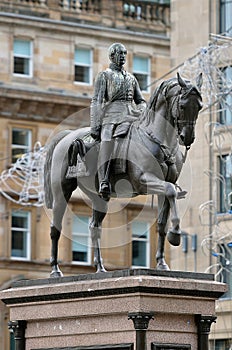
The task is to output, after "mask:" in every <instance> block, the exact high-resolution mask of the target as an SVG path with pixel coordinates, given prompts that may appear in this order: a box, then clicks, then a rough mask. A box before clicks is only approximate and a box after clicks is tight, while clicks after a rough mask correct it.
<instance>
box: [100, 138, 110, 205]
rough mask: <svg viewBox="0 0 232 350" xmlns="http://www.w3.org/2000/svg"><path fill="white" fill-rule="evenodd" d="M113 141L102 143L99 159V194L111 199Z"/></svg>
mask: <svg viewBox="0 0 232 350" xmlns="http://www.w3.org/2000/svg"><path fill="white" fill-rule="evenodd" d="M113 148H114V143H113V141H102V143H101V146H100V152H99V158H98V164H99V165H98V167H99V168H98V178H99V193H100V194H101V195H102V197H103V198H105V197H109V196H110V193H111V188H110V187H111V186H110V180H109V177H110V161H111V155H112V152H113Z"/></svg>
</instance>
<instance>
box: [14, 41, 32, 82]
mask: <svg viewBox="0 0 232 350" xmlns="http://www.w3.org/2000/svg"><path fill="white" fill-rule="evenodd" d="M17 40H18V41H25V42H29V44H30V55H29V56H27V55H24V54H17V55H16V54H15V52H14V43H15V41H17ZM15 57H18V58H25V59H28V60H29V63H28V64H29V74H22V73H15V72H14V68H15V62H14V60H15ZM12 71H13V76H15V77H21V78H32V77H33V41H32V40H31V39H24V38H14V39H13V69H12Z"/></svg>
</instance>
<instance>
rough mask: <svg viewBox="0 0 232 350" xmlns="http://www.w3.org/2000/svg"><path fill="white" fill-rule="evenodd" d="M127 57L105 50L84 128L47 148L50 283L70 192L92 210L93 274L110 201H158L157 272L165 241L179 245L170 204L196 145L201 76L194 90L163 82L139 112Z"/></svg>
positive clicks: (116, 47) (118, 47) (181, 82)
mask: <svg viewBox="0 0 232 350" xmlns="http://www.w3.org/2000/svg"><path fill="white" fill-rule="evenodd" d="M126 54H127V51H126V48H125V46H124V45H122V44H120V43H114V44H113V45H111V46H110V48H109V59H110V65H109V68H108V69H106V70H105V71H103V72H101V73H99V74H98V76H97V78H96V82H95V91H94V95H93V99H92V102H91V108H90V127H85V128H81V129H77V130H74V131H71V130H65V131H61V132H60V133H58V134H56V135H55V136H54V137H53V139H52V140H51V142H50V143H49V144H48V145H47V154H46V160H45V166H44V185H45V203H46V206H47V208H50V209H52V212H53V218H52V225H51V232H50V235H51V242H52V246H51V266H52V271H51V277H59V276H62V272H61V270H60V268H59V266H58V242H59V238H60V234H61V230H62V220H63V216H64V212H65V209H66V207H67V203H68V202H69V200H70V198H71V195H72V193H73V191H74V190H76V189H77V187H79V188H80V189H81V190H82V191H83V192H84V193H85V194H86V195H87V197H88V198H89V199H90V201H91V203H92V217H91V220H90V224H89V230H90V233H91V238H92V245H93V249H94V264H95V266H96V271H97V272H105V271H106V270H105V268H104V265H103V260H102V256H101V249H100V240H101V231H102V228H101V225H102V222H103V219H104V218H105V216H106V214H107V210H108V205H109V201H110V198H132V197H134V196H138V195H157V196H158V235H159V237H158V249H157V252H156V260H157V266H156V268H157V269H158V270H169V267H168V265H167V263H166V261H165V256H164V243H165V238H166V236H167V239H168V241H169V243H170V244H172V245H175V246H178V245H179V244H180V237H181V229H180V218H179V214H178V208H177V199H178V198H183V197H184V196H185V194H186V192H185V191H182V190H181V189H180V188H179V186H178V185H177V180H178V177H179V175H180V172H181V169H182V166H183V164H184V162H185V159H186V156H187V151H188V150H189V149H190V147H191V145H192V143H193V142H194V139H195V125H196V121H197V118H198V113H199V111H200V110H201V108H202V97H201V92H200V90H201V85H202V75H201V74H200V75H199V76H198V78H197V81H196V85H193V84H192V83H191V82H190V81H188V80H185V79H183V78H182V77H181V76H180V74H178V73H177V77H175V78H171V79H169V80H166V81H163V82H162V83H161V84H160V85H159V86H158V87H157V88H156V89H155V91H154V92H153V93H152V94H151V97H150V100H149V102H148V104H146V102H145V100H144V98H143V96H142V93H141V91H140V88H139V84H138V81H137V80H136V78H135V77H134V76H133V75H132V74H130V73H128V72H126V71H125V70H124V64H125V60H126ZM180 146H183V149H184V148H185V151H183V152H182V148H181V147H180ZM120 180H124V181H120ZM119 183H120V186H119V185H118V184H119ZM169 217H170V223H171V227H170V228H169V229H168V221H169Z"/></svg>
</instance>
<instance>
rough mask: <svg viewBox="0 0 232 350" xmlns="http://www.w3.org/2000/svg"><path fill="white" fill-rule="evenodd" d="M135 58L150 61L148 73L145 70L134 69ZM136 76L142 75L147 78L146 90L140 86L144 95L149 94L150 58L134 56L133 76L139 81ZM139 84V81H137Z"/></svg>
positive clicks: (149, 62)
mask: <svg viewBox="0 0 232 350" xmlns="http://www.w3.org/2000/svg"><path fill="white" fill-rule="evenodd" d="M135 58H142V59H146V60H147V61H148V71H147V72H145V71H143V70H136V69H134V59H135ZM136 74H140V75H144V76H146V77H147V86H146V90H143V89H142V88H141V86H140V84H139V87H140V90H141V91H142V92H144V93H149V92H150V82H151V58H150V57H149V56H143V55H139V54H134V55H133V75H134V76H135V78H136V79H137V76H136ZM137 81H138V83H139V80H138V79H137Z"/></svg>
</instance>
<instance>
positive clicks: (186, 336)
mask: <svg viewBox="0 0 232 350" xmlns="http://www.w3.org/2000/svg"><path fill="white" fill-rule="evenodd" d="M213 278H214V277H213V275H211V274H200V273H183V272H175V271H163V272H159V271H156V270H147V269H130V270H122V271H114V272H107V273H100V274H87V275H79V276H72V277H63V278H54V279H39V280H28V281H21V282H17V283H15V284H14V286H13V288H12V289H9V290H5V291H2V292H1V293H0V299H1V300H2V301H3V302H4V303H5V304H6V305H8V307H9V308H10V319H11V321H20V322H21V323H20V324H17V323H16V325H15V323H11V327H12V328H13V330H15V329H16V328H17V329H20V327H21V328H23V329H22V332H21V333H22V335H21V338H24V333H25V345H24V342H23V341H24V340H22V339H21V343H20V340H18V344H21V345H20V346H21V347H18V349H20V350H21V349H24V348H25V349H26V350H29V349H30V350H31V349H61V348H62V349H63V348H66V349H85V347H86V349H108V350H109V349H114V348H116V349H136V344H137V349H136V350H143V348H144V349H145V348H146V349H154V350H156V349H157V350H158V349H181V350H183V349H191V350H199V349H202V350H203V349H204V350H206V348H203V347H201V346H200V345H199V341H200V342H201V343H202V342H203V343H204V342H205V341H206V340H207V337H208V333H209V329H210V325H211V322H213V321H214V319H215V317H214V314H215V300H216V299H217V298H219V297H220V296H221V295H222V294H223V293H224V292H225V291H226V286H225V284H222V283H218V282H215V281H214V279H213ZM128 318H129V319H128ZM22 321H23V322H22ZM203 326H204V327H203ZM207 326H208V329H206V328H207ZM203 328H204V329H203ZM203 343H202V344H203ZM119 344H124V345H121V347H119ZM138 344H141V345H138ZM146 344H147V345H146ZM159 344H166V345H165V346H166V347H165V346H163V347H162V348H161V347H160V345H159ZM168 344H175V346H172V347H170V346H169V345H168ZM97 345H98V346H97ZM106 345H110V346H108V347H107V346H106ZM177 345H179V347H178V346H177ZM146 346H147V347H146ZM168 346H169V347H168ZM138 347H139V348H138Z"/></svg>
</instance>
